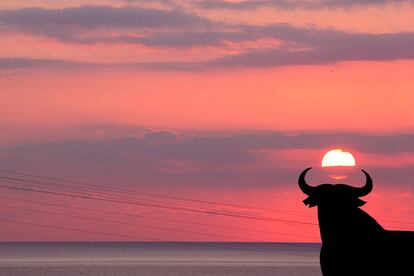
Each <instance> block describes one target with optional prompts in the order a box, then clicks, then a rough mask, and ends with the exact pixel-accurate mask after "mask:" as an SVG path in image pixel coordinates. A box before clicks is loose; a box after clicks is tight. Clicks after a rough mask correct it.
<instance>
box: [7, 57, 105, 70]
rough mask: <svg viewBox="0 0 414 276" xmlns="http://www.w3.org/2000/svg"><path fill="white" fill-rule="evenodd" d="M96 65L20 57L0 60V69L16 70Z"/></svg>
mask: <svg viewBox="0 0 414 276" xmlns="http://www.w3.org/2000/svg"><path fill="white" fill-rule="evenodd" d="M92 66H97V64H93V63H88V62H80V61H71V60H60V59H35V58H21V57H8V58H7V57H6V58H0V69H17V68H50V67H52V68H62V69H68V68H81V67H92Z"/></svg>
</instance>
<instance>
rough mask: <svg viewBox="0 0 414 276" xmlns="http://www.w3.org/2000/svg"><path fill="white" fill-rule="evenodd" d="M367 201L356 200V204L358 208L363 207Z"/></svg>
mask: <svg viewBox="0 0 414 276" xmlns="http://www.w3.org/2000/svg"><path fill="white" fill-rule="evenodd" d="M365 203H366V202H365V201H363V200H361V199H359V198H356V199H355V204H356V206H358V207H361V206H363V205H365Z"/></svg>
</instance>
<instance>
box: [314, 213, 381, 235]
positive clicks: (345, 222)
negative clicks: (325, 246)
mask: <svg viewBox="0 0 414 276" xmlns="http://www.w3.org/2000/svg"><path fill="white" fill-rule="evenodd" d="M318 220H319V228H320V233H321V238H322V242H324V241H326V240H330V239H333V238H335V239H337V238H344V239H346V237H348V236H349V235H350V234H356V233H358V236H360V237H361V238H362V237H364V236H368V235H371V234H372V233H377V232H379V231H382V230H383V228H382V227H381V225H379V224H378V222H376V221H375V219H374V218H372V217H371V216H370V215H368V214H367V213H366V212H364V211H363V210H361V209H360V208H358V207H349V208H343V207H340V208H338V207H333V206H318Z"/></svg>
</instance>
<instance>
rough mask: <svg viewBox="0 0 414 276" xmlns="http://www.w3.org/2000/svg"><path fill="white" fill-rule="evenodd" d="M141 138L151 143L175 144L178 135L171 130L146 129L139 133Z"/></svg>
mask: <svg viewBox="0 0 414 276" xmlns="http://www.w3.org/2000/svg"><path fill="white" fill-rule="evenodd" d="M141 138H142V139H143V140H144V141H148V142H151V143H175V142H178V140H179V135H178V133H177V132H174V131H171V130H156V129H148V130H146V131H144V132H143V133H141Z"/></svg>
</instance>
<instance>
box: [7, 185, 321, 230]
mask: <svg viewBox="0 0 414 276" xmlns="http://www.w3.org/2000/svg"><path fill="white" fill-rule="evenodd" d="M0 181H1V182H6V183H12V184H18V185H29V186H36V185H33V184H22V183H18V182H15V181H7V180H0ZM0 188H4V189H12V190H20V191H28V192H36V193H43V194H50V195H59V196H64V197H72V198H82V199H90V200H98V201H106V202H112V203H121V204H129V205H135V206H144V207H153V208H161V209H170V210H177V211H188V212H196V213H204V214H210V215H220V216H227V217H234V218H242V219H251V220H261V221H269V222H271V221H274V222H283V223H288V224H297V225H307V226H315V225H317V224H315V223H309V222H299V221H294V220H287V219H277V218H271V217H258V216H250V215H241V214H234V213H224V212H218V211H209V210H201V209H194V208H188V207H175V206H165V205H155V204H147V203H139V202H132V201H126V200H118V199H110V198H101V197H95V196H91V195H85V194H68V193H62V192H52V191H45V190H37V189H33V188H27V187H15V186H7V185H0Z"/></svg>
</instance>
